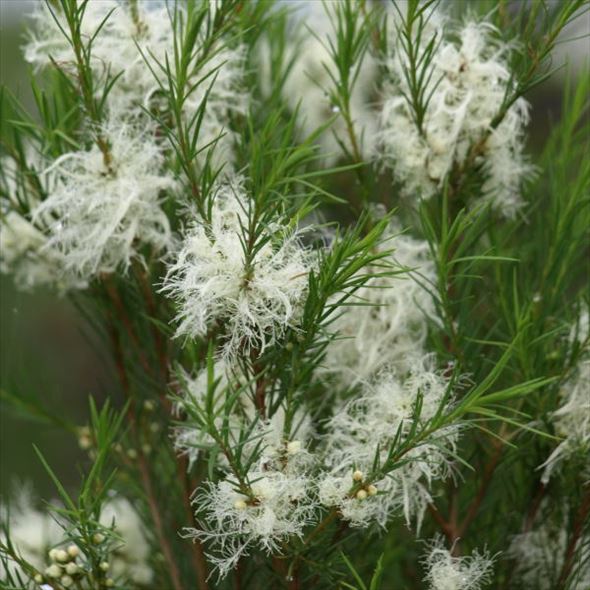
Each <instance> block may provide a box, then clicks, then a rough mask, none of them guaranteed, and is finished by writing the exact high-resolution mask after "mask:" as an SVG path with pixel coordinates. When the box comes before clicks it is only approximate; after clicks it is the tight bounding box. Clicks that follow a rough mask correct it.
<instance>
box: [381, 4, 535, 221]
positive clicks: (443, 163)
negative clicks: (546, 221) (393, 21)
mask: <svg viewBox="0 0 590 590" xmlns="http://www.w3.org/2000/svg"><path fill="white" fill-rule="evenodd" d="M392 30H393V32H394V34H395V36H396V37H395V39H393V40H392V43H391V47H392V52H391V53H390V55H389V57H388V59H387V61H386V67H387V69H388V71H389V75H390V80H389V86H388V87H387V88H386V99H385V100H384V102H383V109H382V114H381V124H382V131H381V132H380V145H381V152H382V153H381V155H382V158H383V160H384V161H385V163H386V164H387V165H388V166H390V167H391V168H392V170H393V172H394V175H395V177H396V178H397V179H398V180H399V181H400V182H401V183H402V184H403V185H404V191H405V193H406V194H408V195H414V194H418V195H419V196H422V197H425V198H428V197H430V196H431V195H432V194H434V192H435V191H436V190H437V189H440V188H441V186H442V184H443V182H444V180H445V178H447V176H448V174H449V173H450V172H451V170H452V169H453V167H454V166H458V167H461V166H463V165H464V164H466V159H467V156H468V155H469V154H470V153H471V150H472V148H473V149H475V150H476V152H477V153H476V155H475V163H476V164H479V165H481V166H482V169H483V172H484V174H485V176H486V181H485V183H484V186H483V193H484V197H485V198H486V199H489V200H490V201H491V202H492V204H493V206H494V208H495V209H497V210H498V211H500V212H501V213H502V214H503V215H505V216H507V217H512V216H514V215H515V213H516V211H517V210H518V209H519V207H520V206H521V205H522V202H521V199H520V184H521V182H522V179H523V177H525V176H527V175H530V173H531V172H532V169H531V167H530V166H529V165H528V164H527V162H526V159H525V157H524V155H523V134H524V127H525V125H526V124H527V122H528V110H529V107H528V103H527V102H526V101H525V100H524V99H522V98H520V99H518V100H517V101H516V102H515V103H514V104H513V105H512V106H511V107H510V108H509V109H508V111H507V113H506V115H505V117H504V119H503V120H502V122H501V123H500V124H499V125H497V126H496V127H495V128H491V124H492V122H493V121H494V119H495V117H496V116H497V114H498V112H499V110H500V107H501V105H502V104H503V100H504V97H505V95H506V93H507V92H509V91H510V90H511V88H510V85H511V84H512V79H511V72H510V69H509V67H508V63H509V57H510V51H511V50H512V49H513V48H512V46H510V45H507V44H503V43H501V42H500V41H498V40H497V39H496V33H497V32H496V30H495V29H494V28H493V26H492V25H490V24H488V23H482V22H467V23H466V24H465V25H463V26H462V27H460V28H459V30H457V31H454V30H453V29H452V27H451V26H450V25H449V24H448V22H446V21H445V20H444V19H443V18H442V17H441V15H440V14H439V13H438V12H436V11H432V12H431V14H430V18H429V21H428V23H427V24H426V26H425V28H424V32H423V35H422V37H421V40H420V49H419V58H418V59H420V56H423V55H424V51H425V50H426V47H427V46H428V44H429V43H431V41H432V40H433V39H435V42H434V43H435V45H434V47H435V49H434V52H433V55H432V57H431V58H430V60H429V63H428V65H427V68H428V73H427V76H426V80H427V81H428V82H427V86H426V91H425V96H428V97H430V99H429V102H428V105H427V108H426V112H425V116H424V121H423V125H422V133H421V132H420V130H419V129H418V127H417V124H416V123H415V121H414V119H413V115H412V109H411V107H410V105H409V104H408V101H407V99H406V98H405V97H407V96H410V89H409V87H408V83H407V78H406V77H405V75H404V72H405V71H406V70H407V69H408V68H409V67H410V65H409V62H408V59H407V56H406V54H405V52H404V51H403V50H402V48H401V47H400V41H399V32H398V30H397V28H396V26H393V27H392ZM451 36H453V38H456V39H457V40H456V41H455V40H450V39H449V38H450V37H451ZM488 134H489V135H488ZM474 146H477V148H474Z"/></svg>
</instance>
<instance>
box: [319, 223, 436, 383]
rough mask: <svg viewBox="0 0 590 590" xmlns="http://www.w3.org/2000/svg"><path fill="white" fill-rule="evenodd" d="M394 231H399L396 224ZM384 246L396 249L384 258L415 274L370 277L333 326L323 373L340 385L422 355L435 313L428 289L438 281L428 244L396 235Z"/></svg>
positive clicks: (397, 266) (375, 269)
mask: <svg viewBox="0 0 590 590" xmlns="http://www.w3.org/2000/svg"><path fill="white" fill-rule="evenodd" d="M390 235H391V236H393V235H395V228H394V227H392V228H391V230H390ZM383 248H384V249H387V250H390V249H392V250H393V253H392V254H391V255H389V256H388V257H387V259H386V262H388V263H391V264H392V265H394V266H395V268H399V267H400V266H401V267H403V268H407V269H410V270H411V272H409V273H404V274H400V275H395V276H392V277H375V278H372V279H370V280H369V281H368V282H367V283H366V285H365V286H363V287H362V288H361V289H359V290H357V291H355V292H354V294H353V296H352V297H351V298H350V299H349V300H348V302H347V303H348V306H345V307H343V308H341V310H340V315H339V316H338V318H337V319H336V320H335V321H334V322H333V323H332V324H331V326H330V328H331V330H332V331H333V332H334V333H335V334H336V337H335V339H334V340H332V341H331V342H330V344H329V346H328V348H327V350H326V358H325V360H324V364H323V367H322V372H324V373H328V374H331V375H333V376H334V377H335V378H337V379H338V382H339V383H342V384H346V385H354V384H357V383H359V382H361V381H366V380H367V379H369V378H371V377H373V376H374V375H376V374H377V373H378V372H379V371H380V370H382V369H383V368H385V367H396V368H397V369H400V370H404V369H405V368H407V366H408V364H409V363H411V361H412V359H414V358H416V357H420V356H422V354H423V344H424V341H425V339H426V335H427V331H428V321H429V318H433V317H435V309H434V301H433V298H432V295H431V294H430V293H429V292H428V290H427V287H428V286H429V284H434V282H435V281H436V272H435V268H434V264H433V262H432V260H431V258H430V253H429V248H428V243H427V242H424V241H421V240H416V239H414V238H412V237H410V236H406V235H397V236H396V237H394V238H392V239H389V240H387V241H386V242H384V245H383ZM368 270H369V271H373V272H381V271H382V270H383V269H382V268H377V267H375V268H372V269H368ZM361 272H367V269H363V271H361ZM355 304H360V305H355Z"/></svg>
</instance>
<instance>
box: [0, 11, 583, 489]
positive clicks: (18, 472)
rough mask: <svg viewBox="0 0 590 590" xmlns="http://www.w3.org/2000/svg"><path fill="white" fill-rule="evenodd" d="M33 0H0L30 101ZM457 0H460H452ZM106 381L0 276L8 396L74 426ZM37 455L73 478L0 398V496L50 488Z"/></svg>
mask: <svg viewBox="0 0 590 590" xmlns="http://www.w3.org/2000/svg"><path fill="white" fill-rule="evenodd" d="M35 1H37V0H27V1H23V0H0V81H1V82H2V84H3V85H5V86H7V87H8V88H9V90H10V91H11V92H13V93H15V94H16V95H17V96H19V97H20V98H21V99H22V100H24V102H25V103H26V104H28V105H29V106H30V105H31V96H30V91H29V89H28V81H27V76H28V72H27V67H26V65H25V63H24V61H23V59H22V56H21V53H20V45H21V42H22V38H23V23H24V14H26V12H27V11H28V10H30V9H31V7H32V5H33V3H34V2H35ZM456 1H462V0H456ZM589 29H590V15H589V14H586V15H585V16H583V17H582V18H581V19H579V21H578V22H577V23H575V24H574V26H573V27H571V28H570V30H569V31H568V32H567V37H569V38H575V37H578V36H579V35H580V34H586V35H587V34H588V31H589ZM589 54H590V45H589V41H588V37H587V36H586V37H583V38H582V39H579V40H578V41H576V42H575V43H568V44H561V45H560V46H559V51H558V54H557V55H556V56H555V62H556V63H562V62H564V61H568V62H569V63H570V66H571V68H572V70H573V73H574V75H575V71H576V70H579V69H580V68H583V67H586V66H587V63H588V62H587V61H586V60H587V59H588V55H589ZM563 83H564V75H563V73H562V74H558V75H557V76H556V77H554V79H553V82H550V83H549V84H545V85H543V86H542V87H541V88H540V89H539V90H537V93H536V94H535V95H533V96H530V97H529V99H530V100H531V102H532V104H533V109H532V123H531V126H530V129H529V133H530V135H529V137H530V139H529V149H530V151H531V152H535V151H537V150H539V149H541V148H542V146H543V144H544V140H545V138H546V135H547V133H548V131H549V129H550V126H551V123H552V121H555V120H556V118H557V116H558V112H559V108H560V102H561V101H560V96H561V93H562V89H563ZM112 383H113V371H112V367H111V366H110V363H109V361H108V360H106V359H105V358H103V357H102V356H101V355H100V353H99V351H98V350H97V347H96V346H95V344H94V343H93V342H92V340H91V339H90V338H88V337H87V335H85V331H84V322H83V321H82V318H81V317H80V316H79V314H78V313H77V311H76V309H75V308H74V307H73V305H71V304H70V303H69V302H68V301H67V300H66V299H60V298H57V297H56V296H54V295H51V294H49V293H44V292H36V293H22V292H18V291H16V290H15V288H14V285H13V284H12V280H11V277H7V276H0V387H1V388H2V390H4V391H6V392H11V393H12V394H14V395H19V394H26V393H28V392H35V393H36V394H37V396H38V397H40V398H41V399H42V400H44V403H45V404H46V405H47V406H48V407H52V408H58V409H59V411H63V412H66V413H67V418H68V419H70V420H71V421H73V422H74V423H76V424H78V425H83V424H84V423H85V421H86V416H87V408H88V403H87V399H88V396H89V395H93V396H94V397H95V398H97V399H101V398H103V397H104V396H105V395H106V394H107V393H108V391H109V387H110V386H111V384H112ZM33 444H35V445H36V446H38V447H39V449H40V450H42V452H43V453H44V455H45V456H46V458H47V460H48V461H49V463H50V464H51V465H52V466H53V468H54V469H55V471H56V472H57V474H58V475H59V476H60V478H61V479H62V481H63V482H64V483H66V484H73V483H75V482H76V480H77V479H78V472H77V467H76V465H77V463H79V462H80V461H81V460H82V459H83V457H84V455H83V453H82V452H81V451H80V449H79V447H78V444H77V441H76V438H75V437H74V436H72V435H71V434H68V433H65V432H63V431H62V430H60V429H59V428H56V427H55V426H53V425H51V424H47V423H45V422H43V421H31V420H30V419H25V418H24V417H23V416H22V415H21V414H19V413H18V412H15V410H14V409H13V408H12V407H11V408H8V407H7V404H6V403H4V402H0V494H2V495H4V494H6V493H7V492H9V491H10V490H11V488H12V487H13V484H14V482H15V481H16V482H23V481H30V482H32V483H33V485H34V488H35V489H36V490H37V492H38V493H39V495H41V496H43V497H52V495H53V494H54V489H53V485H52V483H51V482H50V480H49V478H48V477H47V475H46V474H45V472H44V470H43V468H42V466H41V464H40V462H39V461H38V459H37V458H36V456H35V453H34V451H33V447H32V445H33Z"/></svg>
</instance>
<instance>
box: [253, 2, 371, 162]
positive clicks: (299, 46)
mask: <svg viewBox="0 0 590 590" xmlns="http://www.w3.org/2000/svg"><path fill="white" fill-rule="evenodd" d="M332 12H333V10H327V9H326V7H324V6H323V4H322V3H321V2H307V3H306V6H305V10H301V11H300V13H301V14H300V16H301V20H302V22H300V23H298V24H299V25H302V24H303V25H304V26H305V28H303V29H301V30H299V32H292V34H290V35H289V43H290V45H289V46H288V47H287V50H286V52H285V62H286V63H290V62H291V61H293V65H292V67H291V69H290V70H289V72H288V75H287V77H286V80H285V84H284V86H283V88H282V95H283V98H284V100H285V101H286V103H287V105H288V106H289V108H290V109H291V111H293V112H294V111H295V110H296V109H299V110H298V122H299V127H300V133H301V137H302V139H303V138H305V137H307V136H308V135H310V134H311V133H313V132H314V131H316V130H317V129H318V128H319V127H321V126H322V125H325V124H326V123H327V122H328V120H329V119H330V118H331V117H334V115H336V114H337V113H338V110H337V107H335V106H334V105H333V103H332V101H331V97H330V95H331V94H332V93H333V92H335V87H334V82H333V80H332V78H331V76H336V77H337V76H338V73H337V71H336V66H335V64H334V62H333V59H332V57H331V55H330V42H332V43H335V41H336V30H335V23H334V22H333V18H332V16H331V13H332ZM307 27H309V28H307ZM268 51H270V47H269V46H266V45H264V46H263V47H262V49H261V52H263V53H264V52H268ZM262 59H263V62H264V60H266V61H268V60H269V59H270V56H268V55H263V58H262ZM357 66H359V67H360V73H359V76H358V78H357V79H356V81H355V83H354V85H353V87H352V92H351V95H350V111H351V118H352V120H353V124H354V131H355V135H356V136H357V141H358V143H359V144H360V145H359V149H360V151H361V156H362V157H364V158H370V157H371V155H372V152H373V148H374V141H375V133H376V131H377V119H378V116H377V111H376V110H375V109H373V108H372V106H371V104H370V100H371V95H372V93H373V92H374V88H375V86H376V83H377V62H376V60H375V58H374V57H373V56H372V55H371V54H370V53H369V52H368V51H367V52H366V53H365V55H364V56H363V58H362V62H361V63H360V64H355V67H357ZM261 71H262V72H263V73H264V71H265V68H262V70H261ZM318 141H319V144H320V147H321V152H322V155H323V156H324V162H325V163H327V164H331V163H334V162H335V161H336V160H337V159H338V158H339V157H340V156H341V155H342V148H341V146H340V142H341V143H343V144H344V145H345V146H346V147H347V149H348V150H349V151H350V150H351V141H350V137H349V134H348V131H347V128H346V123H345V121H344V119H343V117H342V116H339V117H337V119H336V120H335V121H334V123H333V124H332V125H331V127H329V128H328V129H327V130H325V131H324V132H323V133H322V135H321V136H320V138H319V140H318Z"/></svg>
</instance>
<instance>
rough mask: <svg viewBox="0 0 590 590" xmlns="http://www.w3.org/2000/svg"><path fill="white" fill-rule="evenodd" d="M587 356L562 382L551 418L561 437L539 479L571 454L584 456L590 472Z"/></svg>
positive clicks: (589, 371) (589, 368) (546, 477)
mask: <svg viewBox="0 0 590 590" xmlns="http://www.w3.org/2000/svg"><path fill="white" fill-rule="evenodd" d="M589 392H590V359H584V360H582V361H580V363H579V365H578V367H577V369H576V372H575V374H574V375H573V376H572V377H571V378H570V379H569V380H568V381H567V382H566V383H565V384H564V385H563V388H562V390H561V398H562V400H563V402H562V404H561V406H560V407H559V408H558V409H557V410H556V411H555V412H553V414H552V415H551V420H552V422H553V424H554V426H555V432H556V434H557V435H558V436H560V437H561V438H562V439H563V440H562V442H561V443H560V444H559V445H558V446H557V447H556V448H555V450H554V451H553V452H552V453H551V455H550V456H549V458H548V459H547V461H545V463H543V467H545V469H544V471H543V476H542V478H541V480H542V481H543V483H545V484H546V483H547V482H548V481H549V479H550V477H551V474H552V473H553V471H554V470H555V468H556V467H557V466H558V465H559V464H560V463H562V462H563V461H565V460H567V459H568V457H571V456H572V455H574V454H579V456H580V457H586V462H585V463H586V470H587V471H588V473H589V474H590V393H589Z"/></svg>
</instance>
